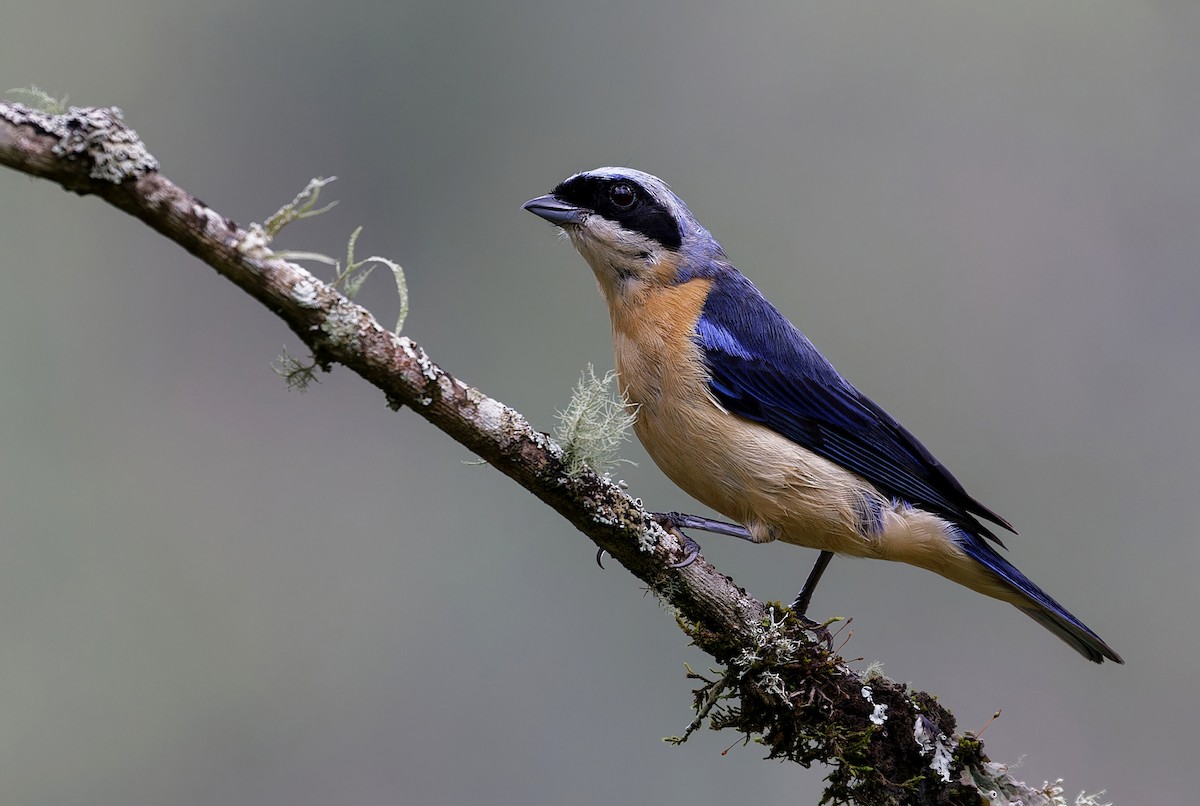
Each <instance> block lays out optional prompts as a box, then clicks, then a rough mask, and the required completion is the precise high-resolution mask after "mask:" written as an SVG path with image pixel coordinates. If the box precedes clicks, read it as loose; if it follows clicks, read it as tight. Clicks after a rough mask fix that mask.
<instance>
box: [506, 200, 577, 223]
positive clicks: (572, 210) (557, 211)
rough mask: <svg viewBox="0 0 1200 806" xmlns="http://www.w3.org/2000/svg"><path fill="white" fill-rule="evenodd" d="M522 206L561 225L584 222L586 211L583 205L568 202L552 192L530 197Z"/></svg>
mask: <svg viewBox="0 0 1200 806" xmlns="http://www.w3.org/2000/svg"><path fill="white" fill-rule="evenodd" d="M521 206H522V207H523V208H524V209H526V210H528V211H529V212H531V213H533V214H534V215H535V216H538V217H540V218H544V219H546V220H547V221H549V222H550V223H551V224H557V225H558V226H560V227H561V226H563V225H564V224H582V223H583V216H584V213H585V212H586V211H585V210H584V209H583V208H582V207H576V206H575V205H573V204H567V203H566V202H564V201H560V200H559V199H556V198H555V197H554V196H553V195H551V194H547V195H545V196H538V197H537V198H536V199H530V200H529V201H527V202H525V203H524V204H523V205H521Z"/></svg>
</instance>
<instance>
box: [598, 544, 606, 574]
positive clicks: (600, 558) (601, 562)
mask: <svg viewBox="0 0 1200 806" xmlns="http://www.w3.org/2000/svg"><path fill="white" fill-rule="evenodd" d="M606 551H608V549H597V550H596V565H598V566H600V570H601V571H603V570H604V553H605V552H606Z"/></svg>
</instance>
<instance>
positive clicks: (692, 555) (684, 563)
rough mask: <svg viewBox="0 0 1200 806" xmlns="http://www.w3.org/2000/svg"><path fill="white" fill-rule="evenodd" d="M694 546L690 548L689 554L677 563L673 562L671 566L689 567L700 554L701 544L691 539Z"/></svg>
mask: <svg viewBox="0 0 1200 806" xmlns="http://www.w3.org/2000/svg"><path fill="white" fill-rule="evenodd" d="M691 543H692V546H693V547H692V548H689V549H688V553H687V556H686V557H684V558H683V559H682V560H680V561H679V562H677V563H671V565H670V567H671V568H687V567H688V566H689V565H691V564H692V563H694V562H696V558H697V557H699V556H700V546H699V545H698V544H697V543H696V541H695V540H692V541H691Z"/></svg>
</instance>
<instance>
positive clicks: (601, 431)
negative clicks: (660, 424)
mask: <svg viewBox="0 0 1200 806" xmlns="http://www.w3.org/2000/svg"><path fill="white" fill-rule="evenodd" d="M615 379H616V373H614V372H608V373H606V374H605V375H604V377H603V378H597V377H596V371H595V369H594V368H593V367H592V365H591V364H588V366H587V369H586V370H584V371H583V373H582V374H581V375H580V377H579V383H578V384H576V385H575V389H574V390H573V391H572V393H571V402H570V403H568V404H567V408H566V409H564V410H563V411H560V412H559V413H558V425H557V426H556V427H555V429H554V435H555V437H556V438H557V439H558V441H559V442H561V443H562V446H563V461H564V462H565V463H566V467H567V473H568V475H571V476H575V475H577V474H579V473H580V472H581V471H582V470H583V469H584V468H587V467H590V468H591V469H592V471H593V472H596V473H603V472H605V471H606V470H608V469H609V468H611V467H612V466H613V465H614V464H616V463H617V462H620V461H628V460H624V459H618V458H617V450H618V449H619V448H620V447H621V443H623V442H625V441H627V440H628V439H629V429H630V428H632V427H633V421H634V416H635V415H634V412H633V410H632V408H631V407H629V406H626V405H625V403H624V402H622V401H620V400H617V399H616V398H615V397H614V396H613V381H614V380H615Z"/></svg>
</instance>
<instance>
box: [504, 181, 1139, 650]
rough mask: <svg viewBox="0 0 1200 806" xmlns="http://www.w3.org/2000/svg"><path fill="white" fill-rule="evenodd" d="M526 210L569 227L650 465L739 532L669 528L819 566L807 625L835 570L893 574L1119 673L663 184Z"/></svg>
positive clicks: (616, 186)
mask: <svg viewBox="0 0 1200 806" xmlns="http://www.w3.org/2000/svg"><path fill="white" fill-rule="evenodd" d="M524 207H525V209H526V210H528V211H530V212H531V213H534V214H535V215H538V216H540V217H542V218H544V219H546V220H547V221H549V222H551V223H553V224H555V225H557V226H559V227H561V228H562V230H563V231H564V232H565V233H566V235H567V236H568V237H569V239H570V241H571V243H572V245H574V247H575V248H576V249H577V250H578V251H579V253H580V254H581V255H582V256H583V258H584V260H586V261H587V263H588V265H589V266H591V268H592V271H593V272H594V273H595V275H596V279H597V280H598V281H599V285H600V291H601V293H602V294H603V296H604V300H605V302H606V303H608V309H609V313H610V314H611V316H612V339H613V353H614V355H615V358H616V368H617V374H618V378H619V383H620V388H621V392H622V394H623V395H624V397H625V398H626V400H627V401H628V402H629V404H631V405H634V406H636V407H637V418H636V421H635V424H634V431H635V432H636V433H637V436H638V438H639V439H640V440H641V442H642V444H643V445H644V446H645V448H646V451H647V452H648V453H649V454H650V456H651V457H652V458H653V459H654V461H655V463H656V464H657V465H658V466H659V467H660V468H661V469H662V471H663V472H664V473H666V475H667V477H668V478H670V479H671V480H672V481H673V482H675V483H676V484H677V485H679V487H681V488H682V489H683V490H684V491H686V492H687V493H688V494H690V495H691V496H693V497H694V498H696V499H697V500H699V501H700V502H702V503H704V504H705V505H707V506H709V507H711V508H712V509H714V510H716V511H717V512H720V513H721V514H723V515H725V516H726V517H728V518H731V519H733V520H734V521H736V522H737V523H739V524H742V526H743V527H744V528H739V527H737V526H734V525H732V524H722V523H720V522H718V521H710V520H708V519H705V518H698V517H694V516H687V515H675V516H673V517H672V516H669V518H668V519H669V520H671V521H672V523H671V525H672V526H677V527H696V528H702V529H708V530H709V531H717V532H723V533H725V534H733V535H735V536H738V537H743V538H745V539H748V540H751V541H753V542H756V543H765V542H769V541H772V540H783V541H785V542H788V543H794V544H796V545H800V546H807V547H809V548H814V549H819V550H821V552H822V554H821V558H820V560H818V563H817V567H816V568H814V569H813V572H812V574H811V575H810V577H809V580H808V582H806V583H805V588H804V590H803V591H801V594H800V596H799V597H798V598H797V606H798V609H799V611H800V612H801V613H802V612H803V609H804V608H805V607H806V606H807V604H808V597H810V596H811V594H812V587H813V586H814V585H815V584H816V580H817V579H818V578H819V577H820V574H821V571H823V570H824V567H825V564H827V563H828V561H829V558H830V557H832V554H833V553H836V554H845V555H849V556H853V557H874V558H878V559H883V560H895V561H899V562H906V563H909V564H911V565H916V566H919V567H921V568H925V569H927V570H930V571H933V572H934V573H937V574H940V575H942V576H944V577H946V578H947V579H950V580H952V581H954V582H957V583H959V584H960V585H965V586H966V587H968V588H970V589H972V590H974V591H977V592H979V593H983V594H986V595H987V596H991V597H993V598H996V599H1000V600H1002V601H1005V602H1008V603H1010V604H1012V605H1014V606H1016V607H1017V608H1018V609H1019V610H1021V611H1022V612H1024V613H1026V614H1027V615H1029V616H1030V617H1031V618H1033V619H1034V620H1035V621H1037V622H1038V623H1039V624H1041V625H1042V626H1044V627H1046V628H1047V629H1049V630H1050V631H1051V632H1053V633H1054V634H1055V635H1057V636H1058V637H1059V638H1061V639H1062V640H1064V641H1066V642H1067V643H1068V644H1070V645H1071V646H1072V647H1073V648H1075V649H1076V650H1077V651H1078V652H1079V653H1080V654H1082V655H1083V656H1084V657H1086V658H1088V659H1089V660H1092V661H1095V662H1096V663H1101V662H1103V660H1104V659H1105V658H1108V659H1109V660H1113V661H1116V662H1117V663H1123V661H1122V660H1121V658H1120V657H1119V656H1118V655H1117V653H1116V652H1114V651H1113V650H1112V648H1110V647H1109V646H1108V644H1106V643H1104V641H1102V640H1101V639H1100V638H1099V636H1097V635H1096V634H1095V633H1094V632H1092V631H1091V630H1090V629H1088V628H1087V627H1086V626H1085V625H1084V624H1083V623H1082V622H1081V621H1079V619H1077V618H1075V617H1074V616H1073V615H1071V614H1070V613H1069V612H1067V610H1066V609H1065V608H1063V607H1062V605H1060V604H1059V603H1058V602H1056V601H1054V599H1052V598H1050V596H1049V595H1047V594H1046V593H1045V592H1044V591H1043V590H1042V589H1041V588H1039V587H1038V586H1037V585H1035V584H1033V583H1032V582H1031V581H1030V580H1029V579H1028V578H1026V576H1025V575H1024V574H1022V573H1021V572H1020V571H1018V570H1017V569H1016V568H1014V567H1013V566H1012V565H1011V564H1010V563H1009V562H1008V561H1006V560H1005V559H1004V558H1003V557H1001V556H1000V555H999V554H998V553H997V551H996V550H995V549H994V548H993V547H992V546H991V545H989V541H992V542H994V543H996V544H998V545H1001V546H1003V544H1002V543H1001V542H1000V540H999V539H998V538H997V537H996V536H995V535H994V534H993V533H992V532H991V531H990V530H989V529H988V528H987V527H986V526H984V525H983V524H982V523H980V519H981V518H982V519H984V520H988V521H991V522H992V523H995V524H998V525H1000V526H1002V527H1004V528H1005V529H1009V530H1010V531H1011V530H1012V527H1011V526H1010V525H1009V524H1008V522H1007V521H1005V520H1004V519H1003V518H1001V517H1000V516H999V515H997V514H996V513H994V512H992V511H991V510H990V509H988V508H987V507H985V506H984V505H983V504H981V503H979V502H978V501H976V500H975V499H974V498H972V497H971V496H970V495H969V494H968V493H967V492H966V490H964V489H963V487H962V485H961V484H959V483H958V481H957V480H955V478H954V477H953V476H952V475H950V472H949V471H948V470H946V468H944V467H943V466H942V465H941V464H940V463H939V462H938V461H937V459H935V458H934V457H933V455H932V454H931V453H930V452H929V451H928V450H926V449H925V447H924V446H923V445H921V443H920V442H918V441H917V439H916V437H914V436H913V435H912V434H910V433H909V432H908V431H907V430H905V428H904V427H903V426H902V425H900V424H899V423H898V422H896V420H895V419H893V418H892V417H891V416H890V415H888V413H887V412H885V411H884V410H883V409H881V408H880V407H879V406H877V405H876V404H875V403H873V402H872V401H871V400H869V399H868V398H867V397H866V396H865V395H864V394H862V393H861V392H859V391H858V390H857V389H855V388H854V387H853V386H851V385H850V382H849V381H847V380H846V379H845V378H843V377H842V376H841V375H840V374H839V373H838V371H837V370H836V369H834V368H833V365H832V364H830V363H829V361H827V360H826V359H825V358H824V356H822V355H821V354H820V353H819V352H817V349H816V347H814V346H813V344H812V342H810V341H809V340H808V338H806V337H805V336H804V334H803V333H801V332H800V331H799V330H798V329H797V328H796V327H795V326H794V325H793V324H792V323H791V322H790V321H788V319H787V318H786V317H785V316H784V315H783V314H781V313H780V312H779V311H778V310H777V309H776V308H775V306H773V305H772V304H771V303H770V302H768V301H767V300H766V298H765V297H763V296H762V294H760V293H759V291H758V289H756V288H755V287H754V286H753V285H752V284H751V282H750V281H749V280H748V279H746V277H745V276H743V275H742V274H741V273H740V272H739V271H738V270H737V269H736V268H734V266H733V264H731V263H730V262H729V259H728V258H727V257H726V256H725V252H724V250H722V248H721V245H720V244H719V243H717V241H716V240H715V239H714V238H713V237H712V235H710V234H709V232H708V231H707V230H706V229H704V227H702V226H700V224H699V223H698V222H697V221H696V219H695V218H694V217H693V216H692V214H691V212H690V211H689V210H688V208H687V206H686V205H684V203H683V202H682V201H681V200H680V199H679V197H678V196H676V195H675V194H674V193H672V192H671V190H670V188H669V187H668V186H667V185H666V183H665V182H663V181H662V180H661V179H658V178H657V177H654V176H651V175H650V174H646V173H642V172H641V171H635V170H632V169H629V168H599V169H597V170H594V171H586V172H584V173H579V174H575V175H574V176H572V177H570V178H568V179H566V180H565V181H563V182H562V183H561V184H559V185H558V187H556V188H555V189H554V190H553V192H551V193H550V194H549V195H546V196H539V197H538V198H536V199H532V200H530V201H529V202H526V204H525V205H524ZM692 545H694V543H693V544H692Z"/></svg>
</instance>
